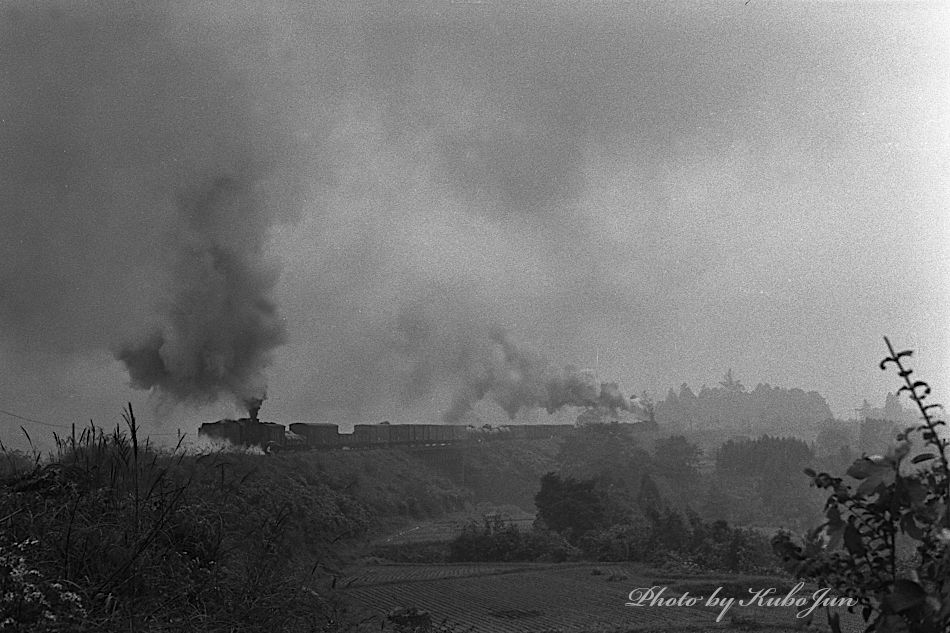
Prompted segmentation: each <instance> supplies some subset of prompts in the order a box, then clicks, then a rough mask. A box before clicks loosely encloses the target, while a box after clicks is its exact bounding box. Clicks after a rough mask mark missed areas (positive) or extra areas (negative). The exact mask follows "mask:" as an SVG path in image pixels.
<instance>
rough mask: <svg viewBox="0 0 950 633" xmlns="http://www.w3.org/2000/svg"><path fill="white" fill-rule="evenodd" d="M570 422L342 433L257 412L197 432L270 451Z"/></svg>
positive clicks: (559, 429) (537, 434) (508, 434)
mask: <svg viewBox="0 0 950 633" xmlns="http://www.w3.org/2000/svg"><path fill="white" fill-rule="evenodd" d="M574 429H575V426H574V425H572V424H528V425H514V424H512V425H506V426H502V427H487V426H486V427H483V428H475V427H471V426H453V425H448V424H390V423H389V422H382V423H380V424H357V425H355V426H354V427H353V432H352V433H340V427H339V425H337V424H329V423H309V422H295V423H293V424H291V425H290V426H289V428H288V427H286V426H284V425H283V424H275V423H273V422H261V421H260V420H258V419H257V417H256V416H254V417H249V418H241V419H238V420H218V421H217V422H207V423H205V424H202V425H201V427H200V428H199V429H198V436H199V437H203V438H208V439H212V440H218V441H222V440H223V441H227V442H230V443H231V444H233V445H235V446H245V447H258V448H261V449H263V450H264V451H265V452H267V453H274V452H278V451H283V450H310V449H320V450H330V449H343V450H346V449H361V448H387V447H392V446H447V445H451V444H459V443H464V442H481V441H489V440H498V439H529V440H532V439H543V438H552V437H564V436H565V435H569V434H570V433H572V432H573V431H574Z"/></svg>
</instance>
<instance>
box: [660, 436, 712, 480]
mask: <svg viewBox="0 0 950 633" xmlns="http://www.w3.org/2000/svg"><path fill="white" fill-rule="evenodd" d="M702 454H703V451H702V449H701V448H699V447H698V446H696V445H695V444H692V443H690V442H689V441H688V440H687V439H686V438H685V437H684V436H682V435H674V436H671V437H668V438H664V439H659V440H657V441H656V444H655V446H654V448H653V463H654V465H655V468H656V470H657V472H658V473H659V474H661V475H665V476H667V477H669V478H670V479H672V480H674V481H676V482H677V483H679V484H688V483H692V482H694V481H695V480H696V479H697V478H698V477H699V458H700V457H702Z"/></svg>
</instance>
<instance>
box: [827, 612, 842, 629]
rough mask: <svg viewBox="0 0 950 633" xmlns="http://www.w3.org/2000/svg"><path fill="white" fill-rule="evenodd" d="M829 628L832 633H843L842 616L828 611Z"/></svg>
mask: <svg viewBox="0 0 950 633" xmlns="http://www.w3.org/2000/svg"><path fill="white" fill-rule="evenodd" d="M828 626H830V627H831V633H841V616H840V615H838V614H837V613H835V612H834V611H832V610H831V609H828Z"/></svg>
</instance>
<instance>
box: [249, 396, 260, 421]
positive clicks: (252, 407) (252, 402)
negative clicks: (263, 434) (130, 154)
mask: <svg viewBox="0 0 950 633" xmlns="http://www.w3.org/2000/svg"><path fill="white" fill-rule="evenodd" d="M244 404H245V405H246V406H247V417H249V418H250V419H252V420H254V421H255V422H258V419H257V412H258V411H260V410H261V405H262V404H264V398H248V399H247V400H245V401H244Z"/></svg>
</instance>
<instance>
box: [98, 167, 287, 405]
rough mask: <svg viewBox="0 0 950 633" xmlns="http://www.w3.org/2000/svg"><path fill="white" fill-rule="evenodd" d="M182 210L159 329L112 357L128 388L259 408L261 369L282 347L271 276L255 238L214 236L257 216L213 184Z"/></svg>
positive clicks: (248, 202) (222, 183)
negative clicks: (183, 235) (185, 228)
mask: <svg viewBox="0 0 950 633" xmlns="http://www.w3.org/2000/svg"><path fill="white" fill-rule="evenodd" d="M182 206H183V216H184V218H185V219H186V220H187V221H188V223H189V228H190V229H191V231H190V233H189V239H188V241H187V242H186V243H184V244H182V246H181V250H180V252H179V254H178V261H177V262H175V266H174V269H173V276H172V280H171V284H172V288H173V289H174V290H173V295H172V296H171V298H170V299H169V301H168V303H167V304H166V305H164V306H163V307H162V309H161V310H160V313H159V315H158V316H159V318H160V321H159V323H158V324H157V325H155V326H153V327H152V328H151V329H150V330H148V331H147V332H146V333H145V334H144V335H143V336H142V338H141V339H139V340H138V341H136V342H133V343H129V344H126V345H124V346H122V347H121V348H120V349H119V350H117V351H116V358H117V359H119V360H121V361H122V362H123V363H124V364H125V366H126V368H127V369H128V371H129V376H130V377H131V379H132V386H134V387H137V388H140V389H158V390H159V391H160V392H161V393H162V394H164V395H167V396H170V397H172V398H174V399H175V400H177V401H181V402H190V403H195V404H203V403H206V402H211V401H214V400H216V399H217V398H218V397H219V396H221V395H222V394H228V395H232V396H233V397H234V398H235V399H236V400H237V402H238V403H239V404H241V405H243V406H244V407H245V408H247V409H250V408H252V407H254V406H256V407H257V408H260V402H259V401H260V400H263V399H264V397H265V395H266V384H265V378H264V368H265V367H266V366H267V365H268V364H269V363H270V358H271V357H270V353H271V351H272V350H273V349H274V348H276V347H277V346H279V345H281V344H283V343H284V342H285V340H286V332H285V326H284V322H283V321H282V320H281V319H280V317H279V316H278V314H277V308H276V306H275V304H274V301H273V299H272V295H273V290H274V284H275V282H276V280H277V274H276V271H274V270H272V269H269V268H268V267H267V266H266V265H265V264H264V263H263V262H264V261H265V259H264V256H263V247H264V234H263V233H262V232H257V231H247V232H244V235H242V236H241V239H240V241H237V239H236V236H235V232H234V231H227V232H224V233H223V234H222V233H221V231H220V227H221V226H222V223H227V222H238V223H240V222H242V221H244V219H245V218H248V217H256V216H257V215H259V211H257V210H256V209H255V208H254V207H256V206H257V205H256V204H255V202H254V200H253V195H252V193H251V192H249V191H247V190H246V188H245V187H243V186H242V185H241V183H239V182H237V181H234V180H231V179H219V180H218V181H216V182H215V183H213V184H212V185H211V187H210V188H209V189H208V191H206V192H203V193H201V194H200V195H198V196H196V197H195V198H194V199H192V200H189V201H186V202H184V203H183V205H182ZM255 413H256V412H255Z"/></svg>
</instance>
